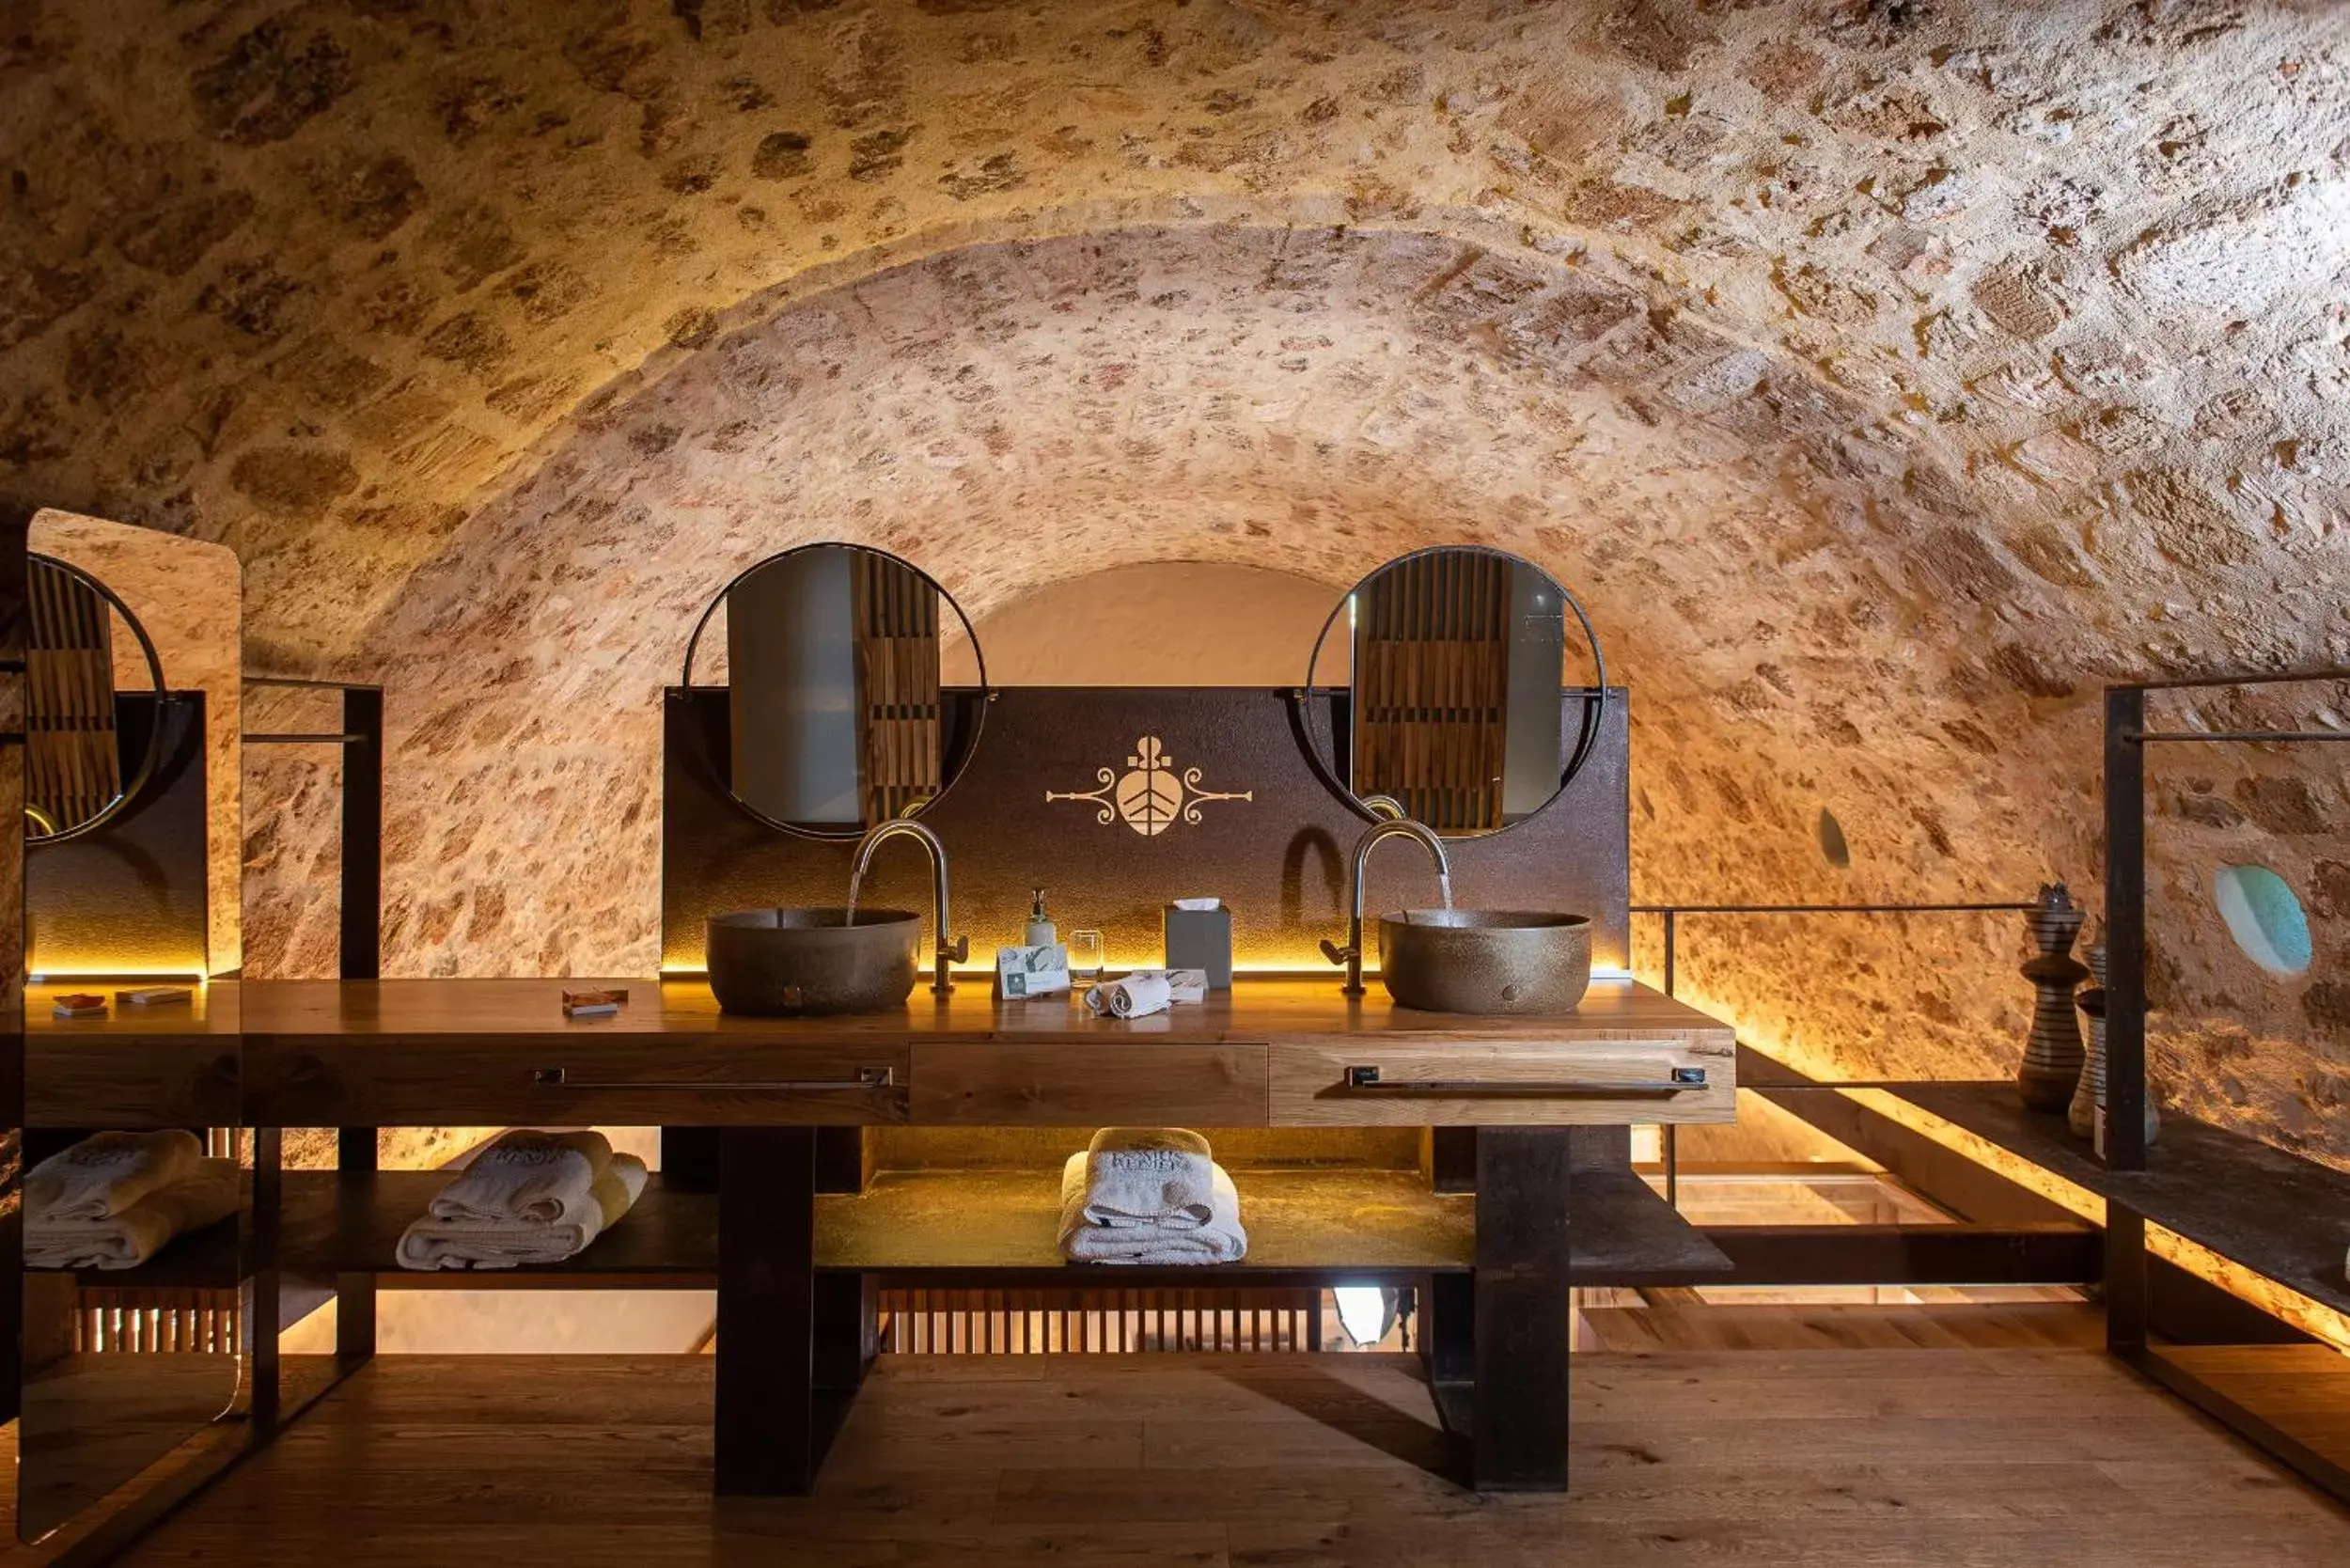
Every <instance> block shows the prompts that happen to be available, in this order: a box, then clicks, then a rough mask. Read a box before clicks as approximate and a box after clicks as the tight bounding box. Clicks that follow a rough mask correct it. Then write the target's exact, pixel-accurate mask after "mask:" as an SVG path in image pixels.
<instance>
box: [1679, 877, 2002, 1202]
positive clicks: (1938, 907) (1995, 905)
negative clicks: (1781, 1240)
mask: <svg viewBox="0 0 2350 1568" xmlns="http://www.w3.org/2000/svg"><path fill="white" fill-rule="evenodd" d="M2038 907H2039V906H2038V905H2037V904H2036V903H2033V902H2030V901H2029V900H2003V901H1997V902H1977V903H1636V904H1634V905H1633V906H1632V913H1633V914H1635V915H1654V916H1659V917H1663V919H1664V922H1665V976H1664V979H1665V987H1664V989H1665V995H1666V996H1675V995H1677V994H1678V990H1677V987H1678V985H1679V981H1680V937H1681V917H1683V916H1684V915H1737V916H1754V915H1872V916H1874V915H1995V914H2021V913H2028V912H2029V911H2030V910H2033V909H2036V908H2038ZM1914 1081H1915V1080H1893V1079H1874V1080H1867V1081H1862V1080H1852V1081H1836V1082H1825V1081H1823V1080H1820V1079H1816V1078H1804V1079H1801V1080H1800V1081H1793V1082H1788V1083H1770V1084H1763V1085H1751V1084H1750V1085H1746V1086H1744V1087H1748V1088H1768V1089H1771V1090H1829V1089H1893V1090H1898V1089H1902V1088H1905V1087H1907V1085H1908V1084H1909V1083H1911V1082H1914ZM1663 1145H1664V1150H1663V1152H1664V1158H1665V1201H1666V1202H1668V1203H1669V1204H1671V1205H1673V1206H1674V1207H1675V1208H1678V1207H1680V1204H1681V1138H1680V1129H1679V1128H1678V1127H1676V1126H1675V1125H1673V1124H1672V1123H1671V1122H1666V1123H1664V1127H1663Z"/></svg>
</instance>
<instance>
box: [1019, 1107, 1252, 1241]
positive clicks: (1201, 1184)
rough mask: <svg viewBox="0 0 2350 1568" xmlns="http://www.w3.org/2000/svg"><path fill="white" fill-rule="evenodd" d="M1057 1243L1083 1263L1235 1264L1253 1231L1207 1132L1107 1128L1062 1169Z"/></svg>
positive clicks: (1170, 1128) (1179, 1129)
mask: <svg viewBox="0 0 2350 1568" xmlns="http://www.w3.org/2000/svg"><path fill="white" fill-rule="evenodd" d="M1060 1249H1061V1253H1062V1255H1063V1256H1064V1257H1067V1258H1068V1259H1069V1260H1070V1261H1072V1262H1080V1263H1152V1264H1157V1263H1230V1262H1239V1261H1240V1260H1241V1259H1242V1258H1244V1257H1246V1256H1247V1253H1248V1233H1247V1232H1246V1231H1243V1230H1242V1229H1241V1226H1240V1194H1239V1192H1238V1191H1236V1190H1235V1189H1234V1188H1233V1186H1232V1178H1231V1177H1230V1176H1229V1175H1227V1174H1226V1173H1225V1170H1224V1168H1223V1167H1222V1166H1220V1165H1218V1164H1216V1163H1215V1161H1214V1158H1213V1157H1212V1156H1211V1154H1210V1152H1209V1149H1208V1140H1207V1139H1206V1138H1203V1137H1200V1136H1199V1134H1198V1133H1194V1132H1186V1131H1184V1130H1183V1129H1182V1128H1175V1127H1168V1128H1158V1127H1105V1128H1104V1129H1102V1131H1100V1132H1098V1133H1096V1134H1094V1135H1093V1142H1092V1144H1091V1146H1090V1147H1089V1148H1088V1149H1087V1150H1086V1151H1085V1152H1082V1153H1076V1154H1072V1155H1070V1156H1069V1163H1068V1164H1067V1165H1065V1166H1063V1167H1062V1168H1061V1173H1060Z"/></svg>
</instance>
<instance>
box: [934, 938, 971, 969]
mask: <svg viewBox="0 0 2350 1568" xmlns="http://www.w3.org/2000/svg"><path fill="white" fill-rule="evenodd" d="M938 950H939V951H940V952H942V953H944V954H945V955H946V956H947V957H948V958H950V959H952V960H954V961H955V962H956V963H957V964H967V963H969V962H970V961H971V938H970V937H968V936H958V937H956V938H955V939H954V940H953V941H952V942H949V941H948V940H947V938H946V937H944V936H941V937H940V938H939V939H938Z"/></svg>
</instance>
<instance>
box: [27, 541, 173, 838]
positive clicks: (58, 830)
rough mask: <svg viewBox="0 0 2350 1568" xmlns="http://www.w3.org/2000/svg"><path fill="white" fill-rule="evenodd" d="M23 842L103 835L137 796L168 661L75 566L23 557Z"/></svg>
mask: <svg viewBox="0 0 2350 1568" xmlns="http://www.w3.org/2000/svg"><path fill="white" fill-rule="evenodd" d="M25 599H26V608H27V610H28V612H29V613H28V615H27V618H26V627H25V637H24V841H25V842H26V843H28V844H43V843H55V842H58V841H60V840H62V839H77V838H80V837H81V836H82V835H84V834H86V833H93V832H96V831H97V830H98V829H99V828H101V827H103V826H104V825H105V824H106V823H109V822H112V821H113V820H114V819H115V818H116V817H118V816H119V815H121V813H122V811H123V810H124V808H127V807H128V806H129V805H130V804H131V802H132V801H133V800H134V799H136V798H137V796H138V792H139V791H140V790H141V789H142V788H144V787H145V785H146V783H147V781H148V779H149V777H151V776H153V775H154V772H155V762H156V758H157V756H158V754H159V752H160V750H161V745H162V740H163V705H164V703H165V702H167V701H169V700H170V698H169V695H168V694H167V693H166V692H165V691H164V666H163V660H162V659H161V658H159V657H158V656H157V655H156V652H155V644H154V641H153V639H151V638H150V637H149V636H148V635H147V628H146V627H144V626H142V625H140V624H139V621H138V618H137V617H136V616H134V615H133V614H132V613H131V611H130V609H129V608H128V606H126V605H125V604H123V603H122V600H121V599H120V598H119V597H118V595H117V594H116V593H115V591H114V590H113V589H112V588H108V587H107V586H106V585H105V584H103V583H102V582H100V581H99V580H98V579H97V578H95V577H93V576H91V575H90V574H89V573H88V572H85V571H83V570H82V569H81V568H80V567H78V566H73V565H70V564H69V563H67V562H65V561H61V560H58V559H57V558H56V557H53V556H43V555H37V554H36V555H28V556H26V557H25Z"/></svg>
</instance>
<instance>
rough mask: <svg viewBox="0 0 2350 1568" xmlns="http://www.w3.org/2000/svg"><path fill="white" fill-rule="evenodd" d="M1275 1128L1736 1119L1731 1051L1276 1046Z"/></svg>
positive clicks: (1646, 1044)
mask: <svg viewBox="0 0 2350 1568" xmlns="http://www.w3.org/2000/svg"><path fill="white" fill-rule="evenodd" d="M1272 1068H1273V1073H1272V1112H1273V1124H1274V1125H1275V1126H1277V1127H1314V1126H1345V1125H1356V1126H1359V1125H1366V1124H1369V1125H1386V1126H1393V1125H1402V1126H1416V1127H1453V1126H1582V1125H1607V1124H1615V1123H1622V1122H1627V1121H1734V1120H1736V1118H1737V1095H1736V1073H1737V1054H1736V1047H1735V1046H1734V1045H1733V1044H1732V1043H1731V1040H1730V1038H1729V1036H1728V1034H1727V1032H1726V1031H1725V1033H1724V1036H1723V1037H1722V1039H1721V1040H1719V1041H1718V1042H1716V1041H1707V1040H1700V1041H1691V1040H1685V1039H1660V1040H1594V1041H1579V1042H1576V1043H1572V1044H1558V1045H1543V1044H1528V1043H1505V1044H1490V1045H1479V1044H1458V1045H1455V1044H1433V1045H1418V1044H1413V1045H1387V1044H1380V1043H1375V1042H1365V1043H1363V1044H1361V1045H1355V1046H1340V1047H1331V1046H1321V1045H1277V1046H1276V1047H1274V1050H1273V1053H1272Z"/></svg>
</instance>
